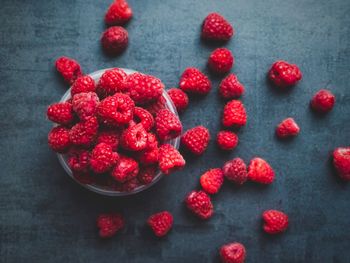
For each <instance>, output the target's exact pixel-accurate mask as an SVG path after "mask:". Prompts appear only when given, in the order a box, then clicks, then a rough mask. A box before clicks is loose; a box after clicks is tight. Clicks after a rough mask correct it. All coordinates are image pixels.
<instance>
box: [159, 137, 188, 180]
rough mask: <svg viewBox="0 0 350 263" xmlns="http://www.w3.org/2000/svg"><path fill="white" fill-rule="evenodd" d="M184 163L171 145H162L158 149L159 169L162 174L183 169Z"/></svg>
mask: <svg viewBox="0 0 350 263" xmlns="http://www.w3.org/2000/svg"><path fill="white" fill-rule="evenodd" d="M185 164H186V161H185V160H184V158H183V157H182V155H181V154H180V153H179V151H178V150H176V149H175V148H174V147H173V146H172V145H170V144H163V145H161V146H160V148H159V169H160V170H161V171H162V173H164V174H170V173H171V172H173V171H175V170H178V169H180V168H182V167H184V166H185Z"/></svg>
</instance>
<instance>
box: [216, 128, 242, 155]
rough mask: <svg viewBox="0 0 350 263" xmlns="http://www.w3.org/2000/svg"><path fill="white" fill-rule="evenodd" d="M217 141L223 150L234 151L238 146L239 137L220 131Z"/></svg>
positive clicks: (232, 133)
mask: <svg viewBox="0 0 350 263" xmlns="http://www.w3.org/2000/svg"><path fill="white" fill-rule="evenodd" d="M216 141H217V143H218V145H219V147H220V149H222V150H232V149H234V148H236V146H237V144H238V136H237V135H236V134H235V133H234V132H230V131H220V132H219V133H218V135H217V137H216Z"/></svg>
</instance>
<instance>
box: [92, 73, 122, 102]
mask: <svg viewBox="0 0 350 263" xmlns="http://www.w3.org/2000/svg"><path fill="white" fill-rule="evenodd" d="M126 76H127V75H126V73H125V72H124V71H123V70H122V69H120V68H113V69H109V70H106V71H105V72H104V73H103V74H102V76H101V78H100V80H99V81H98V84H97V87H96V93H97V94H98V95H99V96H100V97H101V98H105V97H107V96H111V95H114V94H115V93H117V92H123V91H124V89H125V79H126Z"/></svg>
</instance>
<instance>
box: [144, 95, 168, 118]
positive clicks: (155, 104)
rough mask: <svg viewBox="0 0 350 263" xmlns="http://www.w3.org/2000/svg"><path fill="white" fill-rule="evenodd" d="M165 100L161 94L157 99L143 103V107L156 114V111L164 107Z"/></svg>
mask: <svg viewBox="0 0 350 263" xmlns="http://www.w3.org/2000/svg"><path fill="white" fill-rule="evenodd" d="M165 104H166V101H165V99H164V97H163V96H161V97H159V98H158V100H157V101H155V102H152V103H150V104H147V105H144V106H143V107H144V109H146V110H147V111H149V112H150V113H151V114H152V115H153V116H156V115H157V113H158V111H160V110H163V109H166V106H165Z"/></svg>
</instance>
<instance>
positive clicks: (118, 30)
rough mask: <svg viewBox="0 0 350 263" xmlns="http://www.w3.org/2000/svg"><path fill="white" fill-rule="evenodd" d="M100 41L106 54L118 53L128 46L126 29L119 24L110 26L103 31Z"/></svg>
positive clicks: (113, 54)
mask: <svg viewBox="0 0 350 263" xmlns="http://www.w3.org/2000/svg"><path fill="white" fill-rule="evenodd" d="M101 43H102V47H103V49H104V51H105V52H106V53H107V54H109V55H112V56H115V55H119V54H120V53H122V52H123V51H124V50H125V49H126V48H127V47H128V43H129V34H128V31H127V30H126V29H125V28H123V27H121V26H112V27H110V28H108V29H107V30H106V31H104V32H103V34H102V37H101Z"/></svg>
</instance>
